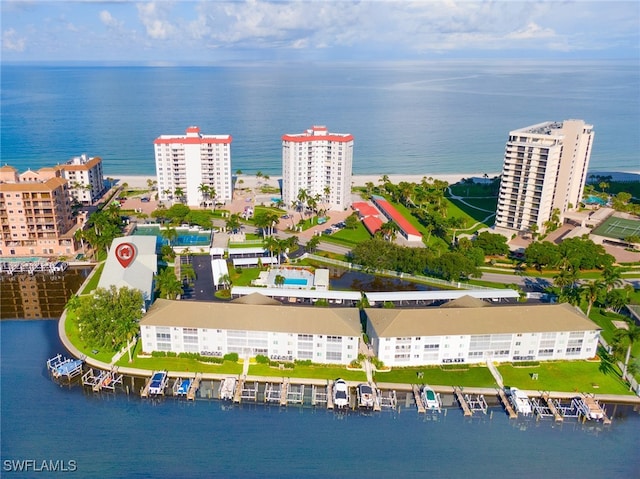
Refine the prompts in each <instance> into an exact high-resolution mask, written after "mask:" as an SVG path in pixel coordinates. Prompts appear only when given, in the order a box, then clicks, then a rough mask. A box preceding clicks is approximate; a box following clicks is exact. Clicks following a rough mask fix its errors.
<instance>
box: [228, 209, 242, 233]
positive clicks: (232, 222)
mask: <svg viewBox="0 0 640 479" xmlns="http://www.w3.org/2000/svg"><path fill="white" fill-rule="evenodd" d="M226 228H227V230H228V231H231V232H232V233H237V232H238V230H239V229H240V215H239V214H238V213H234V214H232V215H229V217H228V218H227V221H226Z"/></svg>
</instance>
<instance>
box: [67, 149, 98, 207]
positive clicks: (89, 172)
mask: <svg viewBox="0 0 640 479" xmlns="http://www.w3.org/2000/svg"><path fill="white" fill-rule="evenodd" d="M57 169H59V170H60V174H61V176H62V177H63V178H64V179H66V180H67V181H68V182H69V193H70V194H71V196H72V197H73V198H75V199H76V200H77V201H78V202H79V203H82V204H85V205H90V204H92V203H93V202H94V201H96V200H98V199H99V198H100V197H101V196H102V193H103V191H104V173H103V172H102V159H101V158H99V157H97V156H95V157H93V158H89V157H87V155H81V156H76V157H74V158H72V159H70V160H69V161H67V162H66V163H65V164H63V165H58V166H57Z"/></svg>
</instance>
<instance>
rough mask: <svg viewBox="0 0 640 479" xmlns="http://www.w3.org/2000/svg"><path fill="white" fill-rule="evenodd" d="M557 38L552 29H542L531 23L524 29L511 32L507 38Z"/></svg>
mask: <svg viewBox="0 0 640 479" xmlns="http://www.w3.org/2000/svg"><path fill="white" fill-rule="evenodd" d="M554 36H556V33H555V32H554V31H553V30H552V29H551V28H542V27H541V26H539V25H537V24H536V23H535V22H529V23H528V24H527V25H526V26H525V27H524V28H521V29H519V30H516V31H514V32H511V33H510V34H509V35H507V38H513V39H518V40H520V39H522V40H528V39H532V38H533V39H535V38H551V37H554Z"/></svg>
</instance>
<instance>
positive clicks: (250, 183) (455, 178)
mask: <svg viewBox="0 0 640 479" xmlns="http://www.w3.org/2000/svg"><path fill="white" fill-rule="evenodd" d="M484 174H485V173H457V174H428V173H425V174H423V175H408V174H389V175H387V176H388V177H389V181H391V183H393V184H396V185H397V184H398V183H400V182H403V181H405V182H407V183H420V182H421V181H422V179H423V178H427V179H429V178H431V179H432V180H434V179H438V180H441V181H446V182H447V183H449V184H450V185H453V184H455V183H458V182H459V181H461V180H462V179H463V178H484ZM592 174H593V175H600V176H611V177H612V179H614V180H617V181H640V171H593V172H592V171H589V175H592ZM498 175H500V172H497V173H496V172H494V173H487V176H488V177H489V178H494V177H496V176H498ZM382 176H383V175H354V176H352V177H351V184H352V185H353V186H365V185H366V184H367V183H373V184H374V185H379V184H380V179H381V178H382ZM109 177H110V178H113V179H114V180H116V181H117V184H119V185H122V184H123V183H127V184H128V185H129V186H130V187H133V188H146V187H147V180H155V179H156V177H155V176H153V175H150V176H142V175H109ZM281 179H282V177H281V176H271V177H269V179H268V180H265V179H264V177H262V178H258V177H257V176H255V175H248V174H247V175H239V176H237V178H236V180H242V183H241V184H238V183H237V181H236V188H255V187H256V186H258V183H260V185H261V186H262V185H266V186H272V187H274V188H278V187H279V186H280V183H279V182H280V180H281Z"/></svg>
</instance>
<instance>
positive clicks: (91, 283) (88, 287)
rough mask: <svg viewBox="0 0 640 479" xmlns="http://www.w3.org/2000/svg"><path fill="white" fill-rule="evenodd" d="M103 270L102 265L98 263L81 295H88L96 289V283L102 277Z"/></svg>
mask: <svg viewBox="0 0 640 479" xmlns="http://www.w3.org/2000/svg"><path fill="white" fill-rule="evenodd" d="M103 269H104V263H100V264H99V265H98V266H97V267H96V270H95V272H94V273H93V276H92V277H91V279H90V280H89V282H88V283H87V285H86V286H85V288H84V289H83V290H82V293H81V294H89V293H90V292H91V291H93V290H94V289H96V288H97V287H98V283H99V282H100V276H101V275H102V270H103Z"/></svg>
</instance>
